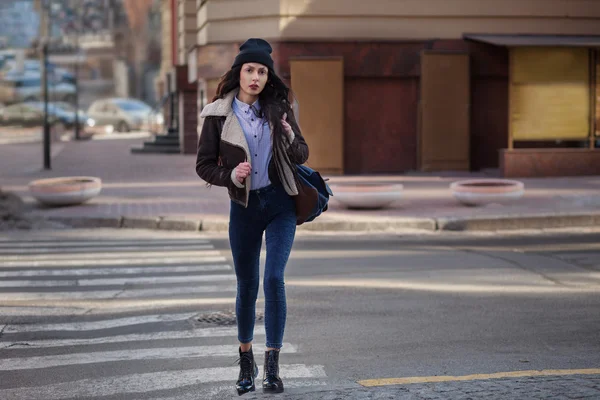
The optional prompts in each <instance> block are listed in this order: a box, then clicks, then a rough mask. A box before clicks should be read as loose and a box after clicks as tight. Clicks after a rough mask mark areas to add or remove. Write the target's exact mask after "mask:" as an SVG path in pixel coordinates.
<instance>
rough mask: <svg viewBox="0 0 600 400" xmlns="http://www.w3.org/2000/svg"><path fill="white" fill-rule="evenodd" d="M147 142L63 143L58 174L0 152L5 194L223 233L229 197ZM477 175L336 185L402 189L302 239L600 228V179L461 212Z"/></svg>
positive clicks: (151, 224)
mask: <svg viewBox="0 0 600 400" xmlns="http://www.w3.org/2000/svg"><path fill="white" fill-rule="evenodd" d="M142 140H143V139H133V140H132V139H115V140H92V141H84V142H60V143H54V144H53V145H52V154H53V158H52V170H50V171H44V170H43V168H42V154H43V153H42V145H41V143H24V144H5V145H0V171H2V173H1V174H0V187H2V188H3V189H4V190H6V191H14V192H16V193H18V194H19V195H21V196H23V197H24V199H25V200H26V201H27V203H28V206H29V207H30V210H31V211H30V212H31V214H32V215H36V216H43V217H47V218H51V219H55V220H59V221H62V222H66V223H68V224H71V225H74V226H87V227H90V226H114V227H139V228H157V227H158V228H164V229H194V230H197V229H202V230H225V229H226V228H227V220H228V211H229V200H228V196H227V191H226V190H225V189H224V188H219V187H213V188H211V189H209V188H207V187H206V186H205V184H204V182H202V181H201V180H200V179H199V178H198V177H197V175H196V172H195V168H194V167H195V156H194V155H186V156H182V155H154V154H145V155H138V154H131V153H130V151H129V150H130V148H131V146H133V145H138V144H140V143H141V142H142ZM72 175H91V176H97V177H100V178H102V180H103V190H102V193H101V194H100V196H98V197H97V198H95V199H93V200H91V201H90V202H88V203H86V204H83V205H80V206H72V207H63V208H43V207H41V206H39V205H38V204H37V203H35V201H34V200H33V199H32V198H31V197H29V196H28V192H27V183H28V182H29V181H31V180H34V179H39V178H46V177H56V176H72ZM474 176H476V175H475V174H461V175H454V176H452V174H447V176H443V175H430V174H410V175H395V176H379V177H365V176H343V177H338V176H331V177H329V178H330V182H329V183H330V184H332V185H333V184H335V183H337V182H355V181H375V180H385V181H386V182H390V181H393V182H399V183H402V184H403V185H404V195H403V199H402V200H400V201H399V202H397V204H394V205H393V206H392V207H391V208H389V209H385V210H377V211H366V210H361V211H355V210H347V209H345V208H343V207H342V206H341V205H340V204H339V203H338V202H337V201H336V199H335V197H333V198H332V200H331V201H330V208H329V210H328V211H327V212H326V213H324V214H323V215H322V216H321V217H319V218H318V219H317V220H316V221H314V222H312V223H308V224H305V225H303V226H301V227H300V229H310V230H328V231H331V230H333V231H336V230H340V231H342V230H343V231H354V230H356V231H358V230H360V231H365V230H367V231H368V230H394V229H421V230H427V231H437V230H487V231H490V230H513V229H544V228H557V227H590V226H591V227H598V226H600V177H577V178H571V177H569V178H545V179H523V182H524V183H525V189H526V194H525V196H524V197H523V198H522V199H521V200H519V201H516V202H515V203H513V204H511V205H505V206H502V205H490V206H486V207H465V206H463V205H461V204H459V203H458V202H457V201H456V200H455V199H454V198H453V197H452V194H451V192H450V190H449V185H450V183H451V182H453V181H455V180H458V179H463V178H472V177H474Z"/></svg>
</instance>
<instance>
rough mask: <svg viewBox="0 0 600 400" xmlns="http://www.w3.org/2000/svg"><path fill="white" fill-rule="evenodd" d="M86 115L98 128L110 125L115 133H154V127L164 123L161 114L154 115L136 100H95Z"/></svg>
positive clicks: (150, 109) (141, 102)
mask: <svg viewBox="0 0 600 400" xmlns="http://www.w3.org/2000/svg"><path fill="white" fill-rule="evenodd" d="M87 113H88V116H89V117H90V118H92V119H93V120H94V121H95V122H96V124H97V125H98V126H108V125H110V126H113V127H114V129H115V130H116V131H117V132H129V131H130V130H148V131H155V129H156V125H160V126H162V125H163V123H164V118H163V116H162V114H160V113H155V112H154V110H153V109H152V107H150V106H149V105H148V104H146V103H144V102H143V101H140V100H136V99H128V98H110V99H104V100H97V101H95V102H93V103H92V104H91V105H90V107H89V108H88V111H87Z"/></svg>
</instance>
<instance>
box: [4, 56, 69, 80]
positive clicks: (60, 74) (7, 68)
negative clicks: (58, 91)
mask: <svg viewBox="0 0 600 400" xmlns="http://www.w3.org/2000/svg"><path fill="white" fill-rule="evenodd" d="M47 66H48V75H49V78H50V79H51V80H54V81H56V82H64V83H70V84H73V85H74V84H75V75H74V74H73V73H71V72H69V71H67V70H66V69H64V68H61V67H59V66H57V65H56V64H54V63H50V62H49V63H48V64H47ZM23 72H25V73H27V72H29V73H38V74H40V76H41V73H42V63H41V62H40V60H31V59H28V60H24V61H23ZM0 73H1V74H2V75H10V74H13V75H14V74H19V72H18V71H17V61H16V60H8V61H7V62H6V63H5V64H4V65H3V66H2V68H1V69H0Z"/></svg>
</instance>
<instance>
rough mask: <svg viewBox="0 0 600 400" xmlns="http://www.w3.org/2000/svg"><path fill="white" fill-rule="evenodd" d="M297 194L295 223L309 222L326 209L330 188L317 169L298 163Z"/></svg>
mask: <svg viewBox="0 0 600 400" xmlns="http://www.w3.org/2000/svg"><path fill="white" fill-rule="evenodd" d="M297 171H298V185H297V187H298V195H297V196H294V200H295V202H296V225H302V224H303V223H305V222H311V221H313V220H314V219H315V218H317V217H318V216H319V215H321V214H322V213H323V212H325V211H327V208H328V203H329V197H330V196H333V192H332V191H331V188H330V187H329V185H327V183H326V182H325V180H323V178H322V177H321V174H319V173H318V172H317V171H315V170H313V169H312V168H310V167H307V166H306V165H298V168H297Z"/></svg>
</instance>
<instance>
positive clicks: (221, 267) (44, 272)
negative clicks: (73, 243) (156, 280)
mask: <svg viewBox="0 0 600 400" xmlns="http://www.w3.org/2000/svg"><path fill="white" fill-rule="evenodd" d="M230 270H231V265H228V264H206V265H185V266H181V265H176V266H169V267H150V266H144V267H135V268H78V269H73V268H68V269H67V268H63V269H41V268H36V269H21V270H11V271H0V278H18V277H23V278H24V277H46V276H65V275H125V274H155V273H185V272H198V271H207V272H209V271H230Z"/></svg>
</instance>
